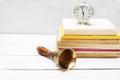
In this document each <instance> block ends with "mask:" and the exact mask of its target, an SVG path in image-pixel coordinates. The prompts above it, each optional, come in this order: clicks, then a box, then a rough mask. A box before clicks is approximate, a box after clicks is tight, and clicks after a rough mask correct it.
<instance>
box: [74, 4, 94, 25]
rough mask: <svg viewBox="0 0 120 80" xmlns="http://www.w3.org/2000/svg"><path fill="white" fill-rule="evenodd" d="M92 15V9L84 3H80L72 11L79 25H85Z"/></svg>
mask: <svg viewBox="0 0 120 80" xmlns="http://www.w3.org/2000/svg"><path fill="white" fill-rule="evenodd" d="M93 14H94V11H93V8H92V7H91V6H90V5H88V4H86V3H81V4H79V5H78V6H76V7H75V9H74V15H75V17H76V19H77V20H78V21H79V22H80V23H87V22H88V21H89V20H90V19H91V17H92V16H93Z"/></svg>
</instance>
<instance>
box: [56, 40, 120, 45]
mask: <svg viewBox="0 0 120 80" xmlns="http://www.w3.org/2000/svg"><path fill="white" fill-rule="evenodd" d="M59 43H74V44H76V43H78V44H79V43H84V44H119V43H120V40H119V39H116V40H109V39H107V40H88V39H86V40H85V39H84V40H59V41H58V44H59Z"/></svg>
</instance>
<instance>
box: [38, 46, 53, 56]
mask: <svg viewBox="0 0 120 80" xmlns="http://www.w3.org/2000/svg"><path fill="white" fill-rule="evenodd" d="M37 51H38V53H39V54H41V55H43V56H46V57H50V56H53V52H52V51H50V50H48V49H46V48H45V47H43V46H38V47H37Z"/></svg>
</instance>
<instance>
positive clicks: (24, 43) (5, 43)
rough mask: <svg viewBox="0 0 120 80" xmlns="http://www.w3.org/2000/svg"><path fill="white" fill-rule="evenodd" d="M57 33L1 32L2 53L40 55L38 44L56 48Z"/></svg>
mask: <svg viewBox="0 0 120 80" xmlns="http://www.w3.org/2000/svg"><path fill="white" fill-rule="evenodd" d="M55 38H56V36H55V35H27V34H26V35H23V34H16V35H15V34H10V35H9V34H0V55H38V54H36V48H37V46H39V45H41V46H45V47H47V48H48V49H50V50H55V48H56V47H55V46H56V41H55V40H56V39H55Z"/></svg>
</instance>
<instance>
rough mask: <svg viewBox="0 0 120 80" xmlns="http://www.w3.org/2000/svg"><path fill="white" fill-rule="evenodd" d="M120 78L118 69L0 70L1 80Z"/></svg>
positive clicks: (111, 79) (106, 79)
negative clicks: (63, 70) (65, 70)
mask: <svg viewBox="0 0 120 80" xmlns="http://www.w3.org/2000/svg"><path fill="white" fill-rule="evenodd" d="M41 79H44V80H66V79H67V80H82V79H84V80H120V71H118V70H99V71H98V70H71V71H67V72H62V71H60V70H59V71H58V70H45V71H44V70H32V71H29V70H28V71H25V70H14V71H13V70H0V80H41Z"/></svg>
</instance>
